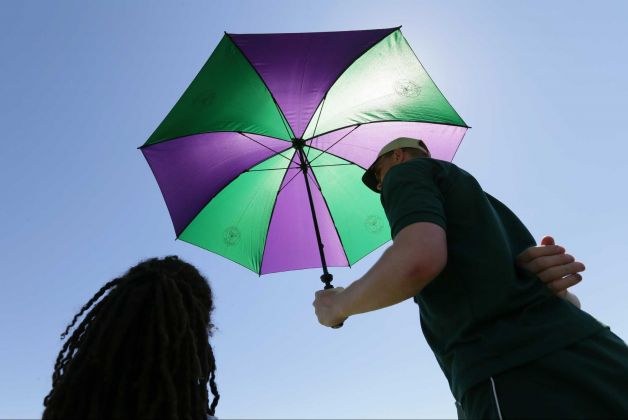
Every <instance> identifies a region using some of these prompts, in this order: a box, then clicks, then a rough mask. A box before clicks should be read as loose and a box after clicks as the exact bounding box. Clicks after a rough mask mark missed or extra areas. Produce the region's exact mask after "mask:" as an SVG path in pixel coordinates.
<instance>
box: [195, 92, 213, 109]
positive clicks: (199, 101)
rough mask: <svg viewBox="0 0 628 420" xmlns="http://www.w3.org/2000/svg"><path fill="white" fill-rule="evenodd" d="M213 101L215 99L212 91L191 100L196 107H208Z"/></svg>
mask: <svg viewBox="0 0 628 420" xmlns="http://www.w3.org/2000/svg"><path fill="white" fill-rule="evenodd" d="M214 99H216V93H215V92H213V91H210V90H208V91H205V92H201V93H199V94H198V95H196V96H195V97H194V99H193V102H194V103H195V104H196V105H200V106H203V107H205V106H209V105H211V104H212V103H213V102H214Z"/></svg>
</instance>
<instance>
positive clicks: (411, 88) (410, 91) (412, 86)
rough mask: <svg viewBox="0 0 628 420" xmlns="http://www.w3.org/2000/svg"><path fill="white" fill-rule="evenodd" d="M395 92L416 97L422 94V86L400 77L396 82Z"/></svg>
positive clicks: (408, 96) (407, 96)
mask: <svg viewBox="0 0 628 420" xmlns="http://www.w3.org/2000/svg"><path fill="white" fill-rule="evenodd" d="M395 92H397V95H399V96H405V97H406V98H416V97H417V96H419V95H420V94H421V88H420V87H419V86H418V85H417V84H416V83H414V82H413V81H412V80H408V79H399V80H397V81H396V82H395Z"/></svg>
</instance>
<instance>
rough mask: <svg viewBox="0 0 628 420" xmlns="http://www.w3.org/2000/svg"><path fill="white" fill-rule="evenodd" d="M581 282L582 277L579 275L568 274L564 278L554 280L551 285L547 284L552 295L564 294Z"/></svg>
mask: <svg viewBox="0 0 628 420" xmlns="http://www.w3.org/2000/svg"><path fill="white" fill-rule="evenodd" d="M581 281H582V276H581V275H580V274H570V275H568V276H566V277H563V278H562V279H559V280H554V281H553V282H551V283H548V284H547V287H549V288H550V289H551V290H552V291H553V292H554V293H558V294H560V293H565V291H566V290H567V289H568V288H570V287H571V286H574V285H576V284H578V283H580V282H581Z"/></svg>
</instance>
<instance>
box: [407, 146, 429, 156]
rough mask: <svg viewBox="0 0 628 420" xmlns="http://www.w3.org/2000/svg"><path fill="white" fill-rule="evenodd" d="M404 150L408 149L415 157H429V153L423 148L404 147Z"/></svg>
mask: <svg viewBox="0 0 628 420" xmlns="http://www.w3.org/2000/svg"><path fill="white" fill-rule="evenodd" d="M402 149H403V150H404V151H406V152H407V153H408V154H409V155H410V156H412V157H413V158H417V157H429V155H428V154H427V153H425V152H424V151H423V150H421V149H417V148H415V147H403V148H402Z"/></svg>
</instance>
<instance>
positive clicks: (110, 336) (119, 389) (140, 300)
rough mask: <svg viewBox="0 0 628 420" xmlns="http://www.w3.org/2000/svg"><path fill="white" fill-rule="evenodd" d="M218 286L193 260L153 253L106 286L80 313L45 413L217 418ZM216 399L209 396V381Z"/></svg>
mask: <svg viewBox="0 0 628 420" xmlns="http://www.w3.org/2000/svg"><path fill="white" fill-rule="evenodd" d="M213 309H214V306H213V299H212V291H211V289H210V287H209V284H208V283H207V281H206V280H205V278H203V276H202V275H201V274H200V273H199V272H198V271H197V270H196V268H194V267H193V266H192V265H190V264H188V263H186V262H184V261H181V260H179V259H178V258H177V257H174V256H172V257H166V258H164V259H157V258H153V259H150V260H147V261H144V262H142V263H140V264H138V265H136V266H135V267H133V268H131V269H130V270H129V271H128V272H127V273H126V274H125V275H124V276H122V277H120V278H116V279H114V280H112V281H110V282H108V283H107V284H105V285H104V286H103V287H102V288H101V289H100V290H99V291H98V292H97V293H96V294H95V295H94V296H93V297H92V298H91V299H90V300H89V301H88V302H87V303H86V304H85V305H84V306H83V307H82V308H81V310H80V311H79V313H77V314H76V315H75V316H74V318H73V319H72V322H71V323H70V324H69V325H68V327H67V328H66V330H65V331H64V332H63V334H61V338H62V339H63V338H65V337H66V336H67V335H68V334H69V332H70V330H72V328H73V327H74V326H75V325H76V324H77V321H78V319H79V318H80V317H81V316H82V315H83V314H85V313H87V314H86V315H85V317H84V318H83V321H82V322H80V324H79V325H78V327H76V328H75V329H74V332H73V333H72V334H71V336H70V338H69V339H67V341H66V342H65V343H64V344H63V347H62V349H61V351H60V352H59V356H58V357H57V360H56V363H55V366H54V373H53V375H52V390H51V391H50V393H49V394H48V395H47V396H46V398H45V399H44V406H45V409H44V413H43V418H44V419H66V418H81V419H84V418H102V419H112V418H116V419H122V418H131V419H133V418H142V419H144V418H169V419H206V418H207V416H208V415H211V416H213V415H214V411H215V409H216V405H217V404H218V399H219V398H220V395H219V394H218V388H217V387H216V382H215V371H216V363H215V360H214V354H213V351H212V348H211V345H210V344H209V341H208V339H209V337H210V336H211V335H212V332H213V328H214V325H213V324H212V323H211V312H212V310H213ZM208 383H209V388H210V389H211V392H212V395H213V400H212V403H211V405H209V401H208V391H207V385H208Z"/></svg>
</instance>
